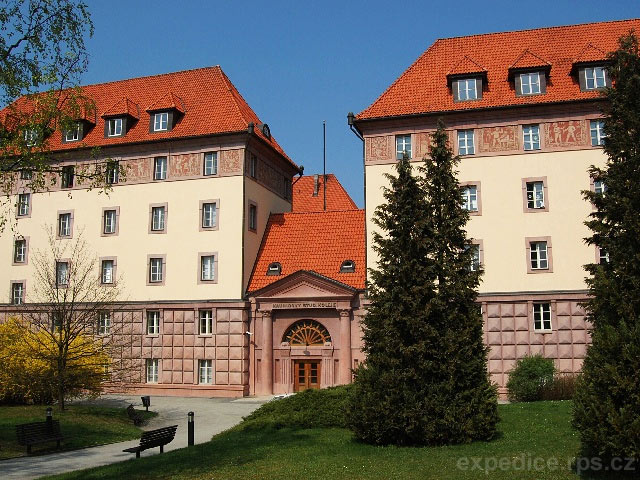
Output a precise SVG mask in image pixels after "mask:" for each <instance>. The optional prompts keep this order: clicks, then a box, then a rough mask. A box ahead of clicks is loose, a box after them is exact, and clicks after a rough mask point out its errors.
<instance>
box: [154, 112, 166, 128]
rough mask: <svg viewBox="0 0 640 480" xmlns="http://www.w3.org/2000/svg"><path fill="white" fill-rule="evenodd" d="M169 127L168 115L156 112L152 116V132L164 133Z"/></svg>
mask: <svg viewBox="0 0 640 480" xmlns="http://www.w3.org/2000/svg"><path fill="white" fill-rule="evenodd" d="M168 125H169V113H168V112H158V113H155V114H154V115H153V131H154V132H166V131H167V129H168Z"/></svg>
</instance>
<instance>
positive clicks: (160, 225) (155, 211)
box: [151, 206, 166, 232]
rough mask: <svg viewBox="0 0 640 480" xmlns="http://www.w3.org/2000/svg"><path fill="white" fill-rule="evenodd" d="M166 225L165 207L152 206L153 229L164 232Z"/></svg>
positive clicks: (153, 230)
mask: <svg viewBox="0 0 640 480" xmlns="http://www.w3.org/2000/svg"><path fill="white" fill-rule="evenodd" d="M165 226H166V223H165V207H164V206H162V207H151V231H152V232H162V231H164V229H165Z"/></svg>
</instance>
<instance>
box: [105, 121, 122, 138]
mask: <svg viewBox="0 0 640 480" xmlns="http://www.w3.org/2000/svg"><path fill="white" fill-rule="evenodd" d="M107 135H108V136H109V137H120V136H122V119H121V118H110V119H109V120H107Z"/></svg>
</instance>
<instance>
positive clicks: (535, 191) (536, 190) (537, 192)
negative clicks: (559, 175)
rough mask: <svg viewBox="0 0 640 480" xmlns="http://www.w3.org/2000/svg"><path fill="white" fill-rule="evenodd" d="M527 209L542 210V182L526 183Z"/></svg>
mask: <svg viewBox="0 0 640 480" xmlns="http://www.w3.org/2000/svg"><path fill="white" fill-rule="evenodd" d="M527 208H544V183H543V182H527Z"/></svg>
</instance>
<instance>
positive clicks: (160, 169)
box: [153, 157, 167, 180]
mask: <svg viewBox="0 0 640 480" xmlns="http://www.w3.org/2000/svg"><path fill="white" fill-rule="evenodd" d="M153 179H154V180H166V179H167V157H156V158H155V160H154V162H153Z"/></svg>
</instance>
